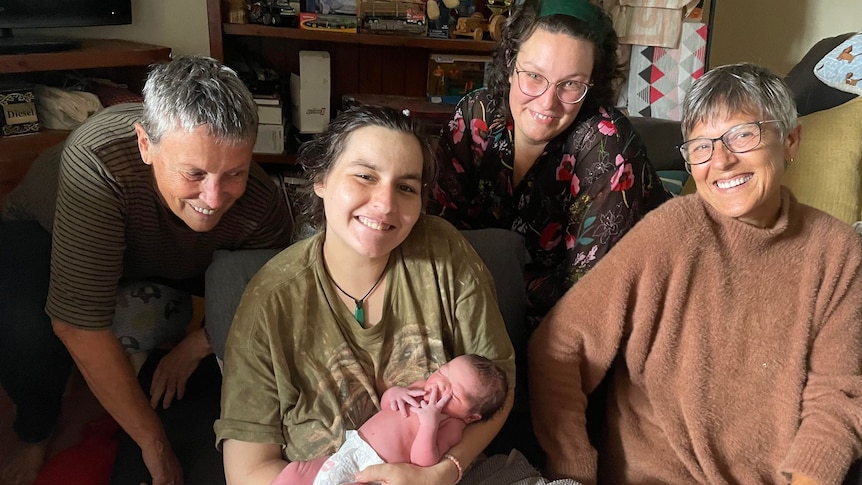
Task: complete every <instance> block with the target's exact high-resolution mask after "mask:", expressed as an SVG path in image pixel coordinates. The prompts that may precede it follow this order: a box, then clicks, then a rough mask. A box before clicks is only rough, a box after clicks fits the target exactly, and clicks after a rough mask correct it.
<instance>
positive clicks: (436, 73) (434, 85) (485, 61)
mask: <svg viewBox="0 0 862 485" xmlns="http://www.w3.org/2000/svg"><path fill="white" fill-rule="evenodd" d="M490 63H491V57H489V56H462V55H453V54H431V56H430V57H429V59H428V90H427V94H428V99H429V100H430V101H431V102H433V103H444V104H455V103H457V102H458V101H460V100H461V98H462V97H463V96H464V95H465V94H467V93H469V92H470V91H473V90H474V89H479V88H481V87H483V86H485V85H486V84H487V68H488V66H489V65H490Z"/></svg>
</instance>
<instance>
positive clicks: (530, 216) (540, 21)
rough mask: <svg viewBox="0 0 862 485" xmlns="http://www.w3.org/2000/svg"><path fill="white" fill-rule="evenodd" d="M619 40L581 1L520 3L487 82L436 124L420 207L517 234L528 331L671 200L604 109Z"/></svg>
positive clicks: (633, 141) (610, 96)
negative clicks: (425, 198) (432, 170)
mask: <svg viewBox="0 0 862 485" xmlns="http://www.w3.org/2000/svg"><path fill="white" fill-rule="evenodd" d="M617 45H618V42H617V37H616V34H615V33H614V30H613V27H612V26H611V23H610V19H609V18H608V16H607V15H606V14H605V13H604V12H603V11H602V10H601V9H600V8H598V7H596V6H594V5H592V4H591V3H589V2H588V1H587V0H544V1H538V0H527V1H526V2H525V3H524V4H523V5H521V6H520V7H518V8H517V9H516V10H515V11H514V12H513V13H512V15H511V17H510V19H509V22H508V24H507V26H506V27H505V28H504V31H503V39H502V41H501V43H500V47H499V49H498V50H497V52H496V54H495V56H494V61H493V64H492V67H491V69H492V73H491V77H490V82H489V86H488V87H487V88H483V89H480V90H477V91H474V92H472V93H470V94H468V95H467V96H466V97H464V99H462V100H461V102H460V103H459V105H458V107H457V109H456V110H455V114H454V116H453V118H452V120H451V121H450V123H449V125H448V127H447V128H444V129H443V133H442V137H441V140H440V143H439V147H438V149H437V159H438V161H439V163H440V166H441V173H440V177H439V179H438V183H437V186H436V187H435V188H434V190H433V191H432V201H431V203H430V204H429V208H428V211H429V212H430V213H432V214H437V215H440V216H442V217H444V218H446V219H447V220H449V221H450V222H451V223H453V224H454V225H455V226H456V227H458V228H459V229H481V228H489V227H495V228H504V229H511V230H514V231H516V232H518V233H520V234H521V235H523V236H524V239H525V243H526V245H527V249H528V250H529V252H530V254H531V257H532V262H531V263H530V264H529V265H528V266H527V267H526V268H525V280H526V281H525V285H526V286H525V287H526V289H527V293H528V305H529V307H528V310H527V312H528V320H529V325H528V326H529V328H530V329H532V328H534V327H535V325H536V324H538V322H539V321H540V320H541V318H542V317H543V316H544V315H545V313H547V311H548V310H549V309H550V308H551V306H553V305H554V303H556V301H557V300H558V299H559V298H560V297H561V296H562V295H563V293H565V292H566V290H568V289H569V288H570V287H571V286H572V285H573V284H574V283H575V282H576V281H578V279H580V278H581V277H582V276H583V275H584V274H585V273H586V272H587V271H588V270H589V269H590V268H592V267H593V266H594V265H595V264H596V263H597V262H598V260H599V259H601V258H602V256H604V255H605V253H607V252H608V251H609V250H610V249H611V247H613V245H614V244H615V243H616V242H617V241H619V240H620V238H622V237H623V235H624V234H625V233H626V232H627V231H628V230H629V229H631V228H632V226H634V224H635V223H636V222H637V221H639V220H640V219H641V218H642V217H643V215H644V214H645V213H646V212H648V211H650V210H652V209H653V208H655V207H657V206H658V205H659V204H661V203H662V202H664V201H665V200H667V199H668V198H669V197H670V196H669V194H668V193H667V192H666V191H665V190H664V188H663V187H662V185H661V182H660V180H659V178H658V176H657V175H656V172H655V170H654V169H653V167H652V166H651V165H650V162H649V160H648V159H647V157H646V153H645V151H644V146H643V144H642V142H641V140H640V139H639V138H638V136H637V135H636V134H635V132H634V131H633V129H632V126H631V124H630V123H629V121H628V119H626V118H625V116H624V115H623V114H622V113H620V112H619V111H618V110H616V109H614V108H613V106H614V101H615V100H616V94H615V92H614V88H615V87H616V86H618V85H619V82H618V81H620V80H621V79H622V70H621V69H620V64H619V61H618V58H617V54H616V49H617ZM584 304H592V303H591V302H584ZM516 349H517V343H516Z"/></svg>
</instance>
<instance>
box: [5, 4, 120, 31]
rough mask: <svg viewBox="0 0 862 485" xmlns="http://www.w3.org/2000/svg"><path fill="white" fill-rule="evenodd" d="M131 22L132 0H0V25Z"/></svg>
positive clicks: (74, 24)
mask: <svg viewBox="0 0 862 485" xmlns="http://www.w3.org/2000/svg"><path fill="white" fill-rule="evenodd" d="M130 23H132V0H47V1H41V2H40V1H38V0H0V29H29V28H42V27H86V26H93V25H120V24H130Z"/></svg>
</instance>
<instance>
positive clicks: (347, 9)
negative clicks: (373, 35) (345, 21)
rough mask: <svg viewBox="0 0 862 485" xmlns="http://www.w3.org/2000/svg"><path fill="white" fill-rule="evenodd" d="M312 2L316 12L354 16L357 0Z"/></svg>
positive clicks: (320, 0)
mask: <svg viewBox="0 0 862 485" xmlns="http://www.w3.org/2000/svg"><path fill="white" fill-rule="evenodd" d="M314 3H315V4H316V9H315V12H317V13H323V14H342V15H353V16H354V17H355V16H356V10H357V8H356V4H357V0H315V2H314ZM309 11H310V10H309Z"/></svg>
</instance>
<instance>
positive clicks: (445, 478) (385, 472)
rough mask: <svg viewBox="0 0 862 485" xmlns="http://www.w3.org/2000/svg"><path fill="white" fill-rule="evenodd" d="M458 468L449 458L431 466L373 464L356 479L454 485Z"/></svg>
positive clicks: (401, 484) (409, 484) (387, 483)
mask: <svg viewBox="0 0 862 485" xmlns="http://www.w3.org/2000/svg"><path fill="white" fill-rule="evenodd" d="M457 478H458V470H456V469H455V465H453V464H452V462H450V461H449V460H445V459H444V460H443V461H442V462H440V463H438V464H436V465H434V466H429V467H420V466H416V465H411V464H409V463H397V464H392V463H384V464H382V465H372V466H370V467H368V468H366V469H364V470H362V471H361V472H359V473H357V474H356V477H355V479H356V481H358V482H363V483H372V482H379V483H382V484H385V485H452V484H453V483H455V480H456V479H457Z"/></svg>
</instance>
